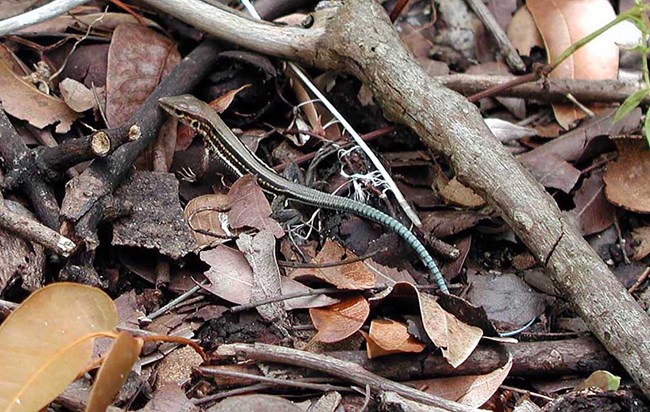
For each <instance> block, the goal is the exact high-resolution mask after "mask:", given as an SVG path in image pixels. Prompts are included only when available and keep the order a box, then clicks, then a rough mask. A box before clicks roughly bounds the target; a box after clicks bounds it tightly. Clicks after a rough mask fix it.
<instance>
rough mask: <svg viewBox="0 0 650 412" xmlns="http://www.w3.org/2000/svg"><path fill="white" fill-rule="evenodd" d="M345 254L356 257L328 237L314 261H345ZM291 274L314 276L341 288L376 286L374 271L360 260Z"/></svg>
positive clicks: (294, 277) (292, 276) (296, 276)
mask: <svg viewBox="0 0 650 412" xmlns="http://www.w3.org/2000/svg"><path fill="white" fill-rule="evenodd" d="M344 256H347V258H354V257H356V256H355V255H354V254H353V253H352V252H350V251H346V250H345V249H344V248H343V247H341V245H339V244H338V243H336V242H334V241H332V240H331V239H327V240H326V241H325V245H323V248H322V249H321V251H320V252H319V253H318V255H317V256H316V257H315V258H314V259H313V263H332V262H345V259H343V257H344ZM290 276H291V278H293V279H305V278H307V279H308V278H311V277H314V278H316V279H319V280H322V281H325V282H327V283H330V284H332V285H334V286H336V287H337V288H339V289H351V290H365V289H369V288H372V287H374V286H375V275H374V273H373V272H371V271H370V270H369V269H368V268H367V267H366V265H365V264H364V263H363V262H360V261H357V262H354V263H349V264H346V265H338V266H330V267H322V268H300V269H296V270H294V271H293V272H291V274H290Z"/></svg>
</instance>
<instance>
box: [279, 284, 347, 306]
mask: <svg viewBox="0 0 650 412" xmlns="http://www.w3.org/2000/svg"><path fill="white" fill-rule="evenodd" d="M281 281H282V294H283V295H290V294H292V293H307V292H309V291H311V290H312V289H311V288H308V287H307V286H305V285H303V284H302V283H300V282H297V281H295V280H293V279H291V278H289V277H286V276H282V278H281ZM338 302H339V299H334V298H330V297H329V296H327V295H316V294H313V295H309V296H303V297H300V298H293V299H287V300H285V301H284V306H285V308H286V309H287V310H293V309H309V308H320V307H323V306H329V305H333V304H335V303H338Z"/></svg>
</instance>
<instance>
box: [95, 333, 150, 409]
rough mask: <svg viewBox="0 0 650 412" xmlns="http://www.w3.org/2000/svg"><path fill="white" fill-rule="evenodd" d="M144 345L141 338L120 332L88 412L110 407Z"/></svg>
mask: <svg viewBox="0 0 650 412" xmlns="http://www.w3.org/2000/svg"><path fill="white" fill-rule="evenodd" d="M143 344H144V342H143V341H142V339H141V338H135V337H133V336H131V334H130V333H128V332H120V334H119V335H118V336H117V339H115V342H113V346H111V350H110V352H108V355H106V358H105V359H104V362H103V363H102V366H101V367H100V368H99V372H97V378H95V384H94V385H93V389H92V391H91V392H90V398H89V400H88V406H86V412H104V411H105V410H106V409H107V408H108V407H109V405H110V404H111V403H112V402H113V398H114V397H115V395H117V393H118V392H119V391H120V388H121V387H122V385H123V384H124V382H125V381H126V378H127V377H128V376H129V372H131V369H132V368H133V364H134V363H135V361H137V360H138V356H140V351H141V350H142V345H143Z"/></svg>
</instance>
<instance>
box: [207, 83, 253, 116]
mask: <svg viewBox="0 0 650 412" xmlns="http://www.w3.org/2000/svg"><path fill="white" fill-rule="evenodd" d="M250 86H251V85H250V84H245V85H243V86H242V87H239V88H237V89H234V90H230V91H228V92H226V93H224V94H223V95H221V96H219V97H217V98H216V99H214V100H212V101H211V102H210V103H208V104H209V105H210V107H212V108H213V109H214V111H215V112H217V113H223V112H224V111H225V110H226V109H227V108H228V107H230V105H231V104H232V101H233V100H234V99H235V96H237V93H239V92H241V91H242V90H244V89H246V88H247V87H250Z"/></svg>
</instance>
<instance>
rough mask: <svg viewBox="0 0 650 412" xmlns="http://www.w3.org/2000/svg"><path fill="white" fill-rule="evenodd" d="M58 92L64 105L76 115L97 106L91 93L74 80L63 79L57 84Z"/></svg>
mask: <svg viewBox="0 0 650 412" xmlns="http://www.w3.org/2000/svg"><path fill="white" fill-rule="evenodd" d="M59 90H60V91H61V96H62V97H63V100H64V101H65V103H66V104H67V105H68V106H70V108H71V109H72V110H74V111H75V112H77V113H82V112H85V111H86V110H89V109H92V108H93V107H95V106H96V105H97V102H96V101H95V96H94V95H93V92H92V91H91V90H90V89H88V88H87V87H86V86H85V85H84V84H83V83H79V82H78V81H76V80H73V79H70V78H66V79H63V80H62V81H61V83H59Z"/></svg>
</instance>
